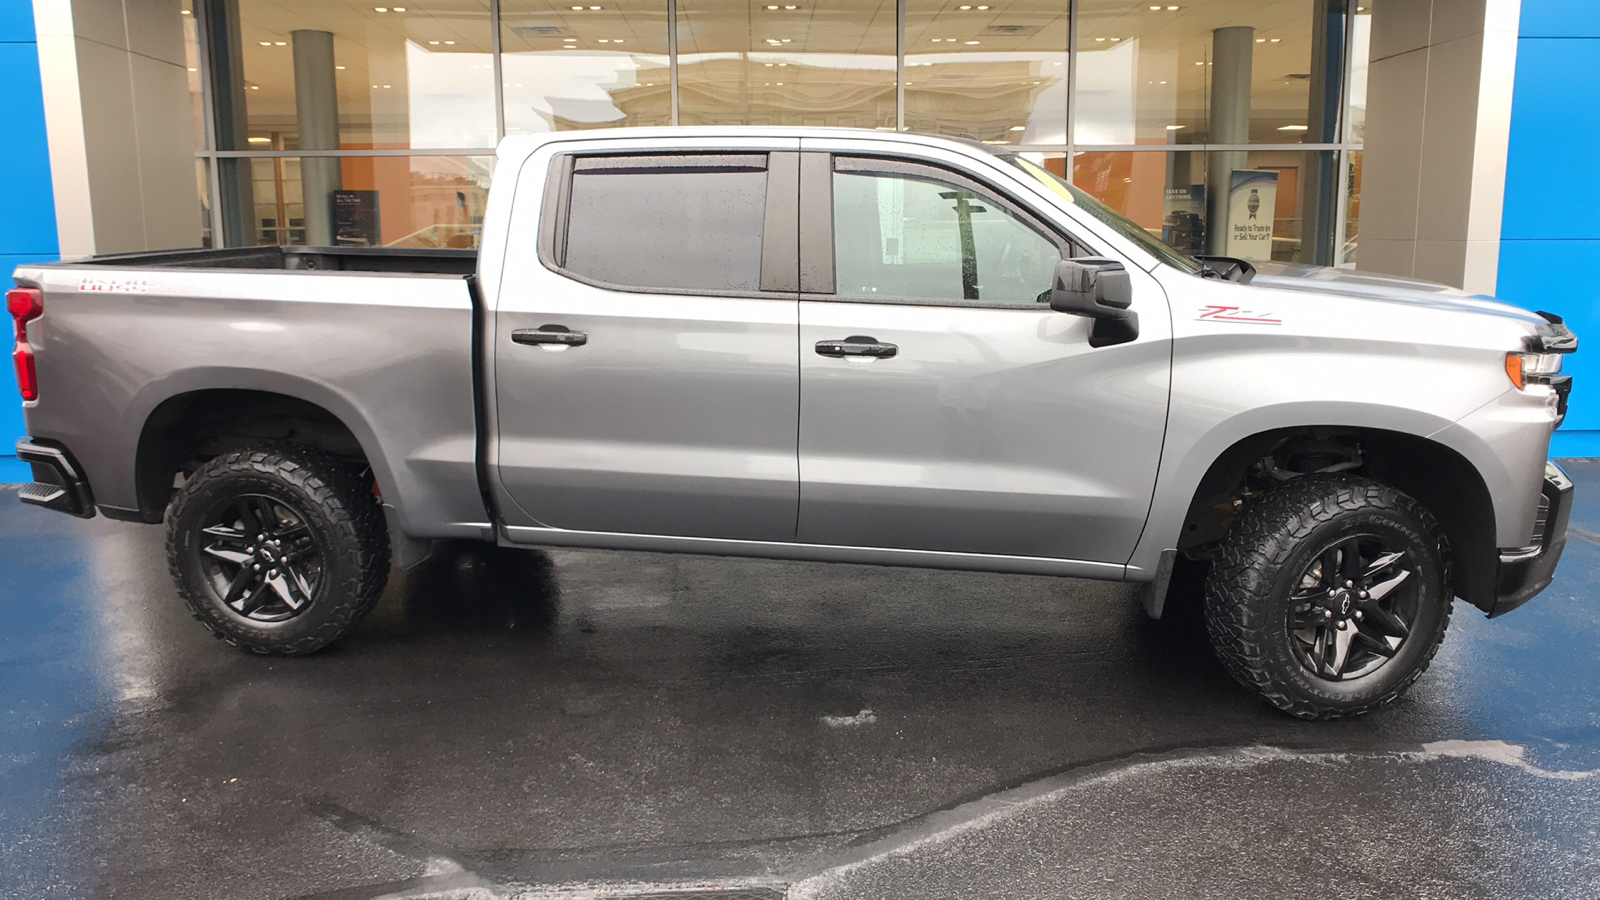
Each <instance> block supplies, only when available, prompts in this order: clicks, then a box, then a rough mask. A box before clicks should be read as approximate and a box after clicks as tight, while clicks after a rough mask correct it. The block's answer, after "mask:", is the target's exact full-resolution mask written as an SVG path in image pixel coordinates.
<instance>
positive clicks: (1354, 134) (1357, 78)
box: [1345, 0, 1378, 146]
mask: <svg viewBox="0 0 1600 900" xmlns="http://www.w3.org/2000/svg"><path fill="white" fill-rule="evenodd" d="M1376 2H1378V0H1362V2H1361V5H1360V6H1357V7H1356V15H1355V20H1354V25H1353V26H1352V28H1351V31H1350V88H1349V98H1350V100H1349V105H1348V107H1347V110H1348V111H1347V113H1346V117H1347V119H1348V121H1349V125H1348V126H1347V129H1346V132H1345V133H1346V139H1347V140H1349V141H1350V142H1351V143H1352V144H1355V145H1356V146H1360V145H1362V144H1363V143H1365V142H1366V139H1367V64H1368V61H1369V58H1370V57H1371V55H1372V6H1373V4H1374V3H1376Z"/></svg>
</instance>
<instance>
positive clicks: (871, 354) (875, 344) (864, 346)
mask: <svg viewBox="0 0 1600 900" xmlns="http://www.w3.org/2000/svg"><path fill="white" fill-rule="evenodd" d="M899 352H900V348H899V347H896V346H895V345H894V344H885V343H883V342H882V341H880V340H878V339H877V338H873V337H867V336H865V335H860V334H855V335H851V336H850V337H847V338H845V339H844V340H842V341H817V355H818V356H832V357H835V358H841V359H848V358H850V357H868V358H871V359H888V358H889V357H891V356H893V355H895V354H896V353H899Z"/></svg>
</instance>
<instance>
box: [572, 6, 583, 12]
mask: <svg viewBox="0 0 1600 900" xmlns="http://www.w3.org/2000/svg"><path fill="white" fill-rule="evenodd" d="M573 9H575V10H577V11H579V12H582V11H583V7H581V6H574V7H573Z"/></svg>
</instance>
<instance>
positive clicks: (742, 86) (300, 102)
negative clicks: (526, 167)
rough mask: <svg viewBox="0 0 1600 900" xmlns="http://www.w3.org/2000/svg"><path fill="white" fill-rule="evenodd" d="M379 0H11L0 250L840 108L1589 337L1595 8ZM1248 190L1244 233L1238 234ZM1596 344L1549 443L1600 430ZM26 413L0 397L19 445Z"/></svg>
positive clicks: (1146, 218)
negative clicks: (594, 143)
mask: <svg viewBox="0 0 1600 900" xmlns="http://www.w3.org/2000/svg"><path fill="white" fill-rule="evenodd" d="M386 2H387V0H359V2H357V0H33V2H31V3H29V2H27V0H0V76H3V81H4V84H5V85H6V90H5V92H4V94H3V95H0V105H3V106H4V109H5V111H6V112H7V113H8V115H7V116H6V121H7V123H8V125H9V129H10V137H9V138H8V140H7V141H6V143H5V147H4V148H3V149H0V160H3V162H4V165H5V171H8V172H9V173H10V185H11V187H10V189H9V193H10V206H9V208H10V210H11V221H10V224H9V226H8V227H7V228H6V229H5V231H4V233H3V235H0V259H3V261H4V262H5V264H6V266H7V267H8V268H10V267H14V266H15V265H18V264H21V263H27V262H37V261H40V260H45V259H55V258H71V257H79V256H85V255H90V254H105V253H119V252H125V251H138V250H157V249H166V248H180V247H195V246H212V247H237V246H248V245H260V244H314V245H324V244H345V245H357V246H360V245H366V246H403V247H462V248H465V247H473V246H475V245H476V241H477V236H478V231H479V228H480V225H481V221H482V215H483V209H484V201H485V197H486V193H487V190H488V185H489V180H490V176H491V173H492V171H493V168H494V157H493V153H494V147H495V145H496V143H497V141H498V140H499V139H500V138H501V137H503V136H505V135H515V134H529V133H538V132H547V131H563V130H580V129H594V128H611V127H626V126H640V125H831V126H849V127H859V128H873V129H883V130H897V129H905V130H911V131H918V132H928V133H943V134H953V135H968V136H971V137H975V138H977V139H979V140H982V141H985V142H988V143H991V144H994V145H996V146H1002V147H1005V148H1007V149H1012V150H1016V151H1018V152H1021V153H1024V154H1027V155H1028V156H1029V157H1030V158H1032V159H1034V160H1036V161H1038V162H1039V163H1040V164H1042V165H1044V166H1046V167H1048V168H1050V169H1051V170H1052V171H1055V172H1057V173H1058V174H1062V175H1066V176H1067V177H1070V178H1071V179H1072V180H1073V181H1074V182H1075V183H1076V184H1078V185H1079V186H1080V187H1082V188H1084V189H1085V190H1087V191H1089V192H1090V193H1092V194H1094V195H1095V196H1097V197H1099V198H1100V199H1101V200H1103V201H1104V202H1106V203H1107V204H1109V205H1110V206H1112V207H1113V208H1115V209H1117V210H1119V211H1121V212H1122V213H1124V214H1125V215H1127V216H1128V217H1129V218H1131V219H1133V220H1134V221H1136V222H1137V223H1139V224H1140V225H1142V226H1144V227H1146V228H1148V229H1149V230H1150V231H1151V232H1152V233H1154V234H1157V235H1160V236H1162V237H1163V238H1164V239H1166V240H1167V241H1168V242H1169V243H1172V244H1174V245H1175V246H1178V247H1179V248H1181V249H1185V250H1189V251H1192V252H1196V253H1199V252H1211V253H1230V254H1232V255H1248V256H1252V257H1254V258H1258V259H1273V260H1281V261H1289V262H1302V263H1310V264H1316V265H1327V266H1341V267H1349V268H1358V269H1362V270H1370V271H1374V272H1383V273H1391V274H1399V275H1409V276H1415V277H1418V278H1425V279H1428V280H1432V281H1439V282H1444V283H1446V284H1450V285H1454V286H1457V287H1463V288H1465V289H1467V290H1469V291H1473V292H1479V293H1484V294H1493V295H1496V296H1499V297H1501V298H1503V299H1505V300H1507V301H1509V302H1512V303H1516V304H1519V305H1522V306H1525V307H1529V308H1534V309H1548V310H1551V311H1554V312H1558V313H1561V314H1562V315H1565V316H1566V317H1567V319H1568V321H1569V322H1570V323H1571V324H1572V326H1573V328H1574V330H1575V331H1577V332H1578V333H1579V335H1580V336H1582V337H1585V338H1587V339H1591V340H1600V316H1596V314H1595V309H1596V300H1597V296H1596V295H1597V290H1596V288H1595V287H1594V286H1593V285H1594V284H1595V283H1596V276H1594V275H1593V274H1591V273H1594V272H1597V271H1600V215H1597V214H1596V213H1597V210H1600V167H1597V166H1595V165H1593V163H1592V162H1591V161H1590V160H1589V159H1588V157H1589V156H1590V155H1591V154H1592V153H1593V152H1594V147H1596V146H1597V145H1600V134H1597V132H1600V114H1597V111H1596V110H1595V109H1594V108H1593V107H1594V106H1595V105H1596V104H1595V101H1594V100H1593V99H1590V100H1584V99H1582V98H1584V97H1592V95H1591V94H1590V93H1589V91H1590V90H1592V81H1593V77H1592V76H1594V75H1595V73H1597V72H1600V3H1595V2H1587V0H1585V2H1579V0H1520V2H1519V0H1172V2H1161V3H1156V2H1152V0H1138V2H1135V0H992V2H988V3H977V2H953V0H898V2H896V0H794V2H761V0H583V2H581V3H580V2H576V0H567V2H546V0H409V2H408V0H400V2H401V4H402V5H399V6H390V5H386ZM1245 192H1248V195H1249V200H1248V207H1249V215H1250V216H1251V217H1252V218H1253V219H1254V220H1255V221H1254V223H1253V224H1252V225H1251V226H1250V227H1251V229H1253V231H1254V233H1255V238H1256V239H1253V240H1251V241H1250V242H1249V243H1248V245H1241V244H1237V243H1230V234H1231V233H1232V232H1233V231H1235V229H1232V228H1230V225H1232V224H1236V223H1234V221H1233V217H1235V216H1236V215H1237V213H1236V211H1235V208H1236V207H1238V208H1242V207H1241V206H1240V204H1239V203H1237V202H1234V201H1235V199H1236V198H1240V197H1244V196H1246V193H1245ZM1263 220H1264V221H1263ZM1308 302H1313V301H1308ZM1586 362H1587V360H1586V359H1585V355H1584V354H1580V355H1578V356H1576V357H1574V358H1573V359H1572V360H1571V361H1570V363H1569V371H1575V372H1576V374H1577V375H1578V378H1577V379H1576V381H1577V385H1578V387H1577V391H1576V393H1575V400H1574V404H1573V408H1572V413H1571V414H1570V415H1569V417H1568V419H1567V422H1566V424H1565V426H1564V427H1563V429H1562V431H1561V432H1560V433H1559V434H1558V435H1557V440H1556V446H1555V448H1554V451H1553V452H1554V453H1555V454H1556V455H1559V456H1600V402H1595V403H1589V402H1587V401H1586V398H1585V396H1584V395H1585V394H1586V393H1587V391H1586V385H1587V382H1588V375H1587V373H1586V368H1587V367H1586ZM1597 383H1600V382H1597ZM1411 387H1412V388H1413V389H1418V388H1420V389H1426V386H1411ZM1396 389H1397V390H1403V389H1406V387H1405V386H1401V385H1397V386H1396ZM10 396H12V397H15V396H16V395H14V394H12V395H10ZM21 430H22V422H21V416H20V410H19V405H18V403H17V402H16V401H10V402H0V438H3V441H0V443H3V445H4V446H0V453H4V452H5V451H6V450H7V449H8V448H9V447H10V445H11V444H12V442H13V440H14V438H15V437H16V436H19V435H20V433H21ZM22 471H23V467H21V466H20V465H18V464H17V463H16V461H15V459H14V458H6V457H3V456H0V481H17V480H21V475H22Z"/></svg>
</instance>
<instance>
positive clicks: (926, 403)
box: [798, 140, 1170, 566]
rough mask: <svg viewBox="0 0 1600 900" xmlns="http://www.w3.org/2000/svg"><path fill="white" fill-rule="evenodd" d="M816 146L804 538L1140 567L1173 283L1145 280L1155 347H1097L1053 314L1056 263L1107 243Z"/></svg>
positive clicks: (1145, 307)
mask: <svg viewBox="0 0 1600 900" xmlns="http://www.w3.org/2000/svg"><path fill="white" fill-rule="evenodd" d="M841 143H842V142H841ZM814 145H817V146H821V147H827V146H829V145H827V144H822V143H821V142H813V141H812V140H807V141H805V142H804V147H805V149H806V150H807V151H808V152H806V153H803V154H802V163H801V171H802V176H801V198H802V199H801V223H802V224H801V228H802V238H801V246H802V251H801V254H802V255H801V272H802V283H801V287H802V290H803V293H802V301H801V304H800V347H801V357H800V373H801V375H800V526H799V534H798V539H799V540H800V541H802V542H806V543H818V544H843V545H851V546H869V547H884V548H898V549H913V550H929V551H942V552H954V553H984V554H1002V555H1014V556H1036V557H1052V558H1058V559H1075V560H1083V561H1088V562H1095V563H1102V564H1105V565H1107V566H1120V565H1122V564H1123V563H1125V562H1126V561H1127V559H1128V556H1129V554H1130V553H1131V552H1132V550H1133V547H1134V545H1135V543H1136V542H1137V540H1138V537H1139V533H1140V531H1141V529H1142V528H1143V525H1144V521H1145V517H1146V515H1147V513H1148V510H1149V506H1150V498H1151V493H1152V490H1153V488H1154V484H1155V475H1156V466H1157V463H1158V462H1159V458H1160V452H1161V438H1162V432H1163V428H1164V423H1165V418H1166V404H1167V389H1168V380H1169V378H1168V373H1169V369H1170V358H1169V357H1170V347H1169V344H1170V325H1169V321H1168V314H1167V308H1166V300H1165V295H1164V293H1163V292H1162V291H1161V288H1160V287H1159V285H1157V284H1156V283H1155V281H1154V279H1152V278H1151V277H1150V276H1149V275H1148V273H1146V272H1144V271H1141V270H1139V269H1137V268H1135V267H1133V266H1129V273H1130V275H1131V277H1132V281H1133V295H1134V301H1133V309H1134V310H1135V311H1136V312H1137V313H1138V314H1139V316H1140V319H1139V322H1140V326H1141V333H1140V335H1139V337H1138V338H1137V339H1136V340H1134V341H1133V342H1131V343H1126V344H1121V345H1116V346H1106V347H1100V348H1092V347H1090V346H1089V330H1090V327H1091V322H1090V320H1088V319H1086V318H1081V317H1077V316H1070V315H1064V314H1061V313H1056V312H1052V311H1051V310H1050V308H1049V305H1048V299H1049V290H1050V287H1051V282H1052V277H1053V273H1054V271H1055V266H1056V263H1057V261H1058V260H1060V259H1061V258H1062V257H1063V256H1064V255H1065V256H1071V255H1094V251H1095V250H1096V248H1095V247H1093V246H1092V245H1087V244H1084V243H1081V242H1079V241H1078V240H1076V239H1075V238H1074V237H1073V236H1072V235H1069V234H1067V233H1065V232H1063V231H1062V230H1061V229H1060V227H1059V226H1058V225H1054V224H1051V222H1052V221H1053V218H1052V217H1051V216H1049V215H1041V214H1040V212H1039V211H1038V210H1037V209H1030V208H1029V207H1027V206H1026V205H1025V204H1024V203H1023V202H1020V201H1017V200H1014V199H1012V197H1011V195H1008V193H1007V192H1006V191H1004V190H1002V189H999V188H996V187H994V186H993V184H992V183H990V182H986V181H984V180H981V176H975V175H972V174H970V173H967V172H964V171H963V167H962V166H961V164H960V163H959V162H958V161H956V160H952V161H951V162H950V164H948V165H946V164H941V163H940V162H939V161H938V160H937V158H918V159H912V158H905V157H897V156H895V155H893V154H894V153H895V152H896V151H898V150H899V148H888V152H886V153H883V154H877V153H873V152H871V151H870V148H871V146H872V145H871V144H870V143H866V142H853V143H851V144H849V145H848V146H856V147H859V148H860V149H859V150H857V151H855V152H843V151H840V152H836V153H825V152H810V151H811V150H812V148H813V146H814ZM937 152H939V151H930V153H937ZM1058 215H1059V214H1058Z"/></svg>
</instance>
